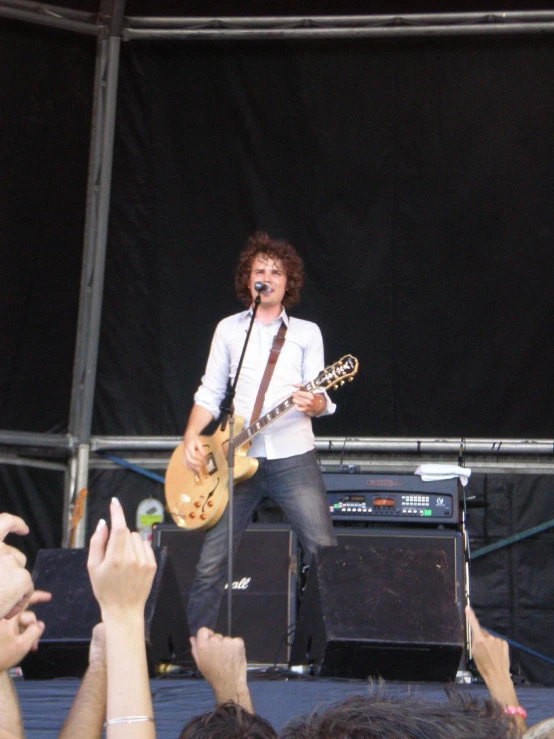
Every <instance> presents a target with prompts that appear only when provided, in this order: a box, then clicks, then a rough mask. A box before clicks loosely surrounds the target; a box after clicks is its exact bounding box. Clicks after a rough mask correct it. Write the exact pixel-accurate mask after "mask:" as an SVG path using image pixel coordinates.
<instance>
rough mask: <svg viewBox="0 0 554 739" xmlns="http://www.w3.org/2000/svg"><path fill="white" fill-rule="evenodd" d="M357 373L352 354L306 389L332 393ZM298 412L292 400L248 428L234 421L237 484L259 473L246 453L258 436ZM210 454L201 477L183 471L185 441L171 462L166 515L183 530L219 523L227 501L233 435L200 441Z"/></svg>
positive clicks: (255, 462) (217, 434) (222, 434)
mask: <svg viewBox="0 0 554 739" xmlns="http://www.w3.org/2000/svg"><path fill="white" fill-rule="evenodd" d="M357 371H358V360H357V359H356V358H355V357H353V356H351V355H350V354H347V355H345V356H344V357H342V358H341V359H339V361H338V362H335V363H334V364H332V365H330V366H329V367H326V368H325V369H324V370H322V371H321V372H320V373H319V375H318V376H317V377H316V379H315V380H313V381H312V382H309V383H308V384H307V385H303V386H302V388H301V389H302V390H308V391H312V390H318V389H322V390H329V389H331V388H333V387H336V386H337V385H344V383H345V382H346V381H347V380H348V381H349V382H351V381H352V380H353V378H354V375H355V374H356V373H357ZM293 407H294V401H293V399H292V396H291V397H289V398H287V399H286V400H284V401H283V402H282V403H280V404H279V405H278V406H277V407H276V408H274V409H273V410H271V411H269V413H266V414H265V416H262V417H261V418H259V419H258V420H257V421H256V422H255V423H253V424H252V425H251V426H248V427H247V428H243V427H244V418H241V417H240V416H235V436H234V438H233V448H234V450H235V452H234V455H235V456H234V463H235V467H234V474H233V480H234V482H241V481H242V480H248V478H249V477H252V475H253V474H254V473H255V472H256V470H257V469H258V460H257V459H255V458H254V457H247V456H246V453H247V451H248V448H249V446H250V443H251V441H252V439H253V438H254V436H256V434H258V433H259V432H260V431H261V430H262V429H264V428H266V426H269V424H270V423H273V421H276V420H277V419H278V418H280V417H281V416H282V415H284V414H285V413H287V411H289V410H291V408H293ZM200 441H201V443H202V448H203V449H204V452H205V453H206V458H205V461H204V465H203V467H202V469H201V470H200V472H193V471H192V470H189V469H188V468H187V467H185V463H184V458H183V452H184V444H183V442H181V443H180V444H179V446H178V447H177V448H176V449H175V451H174V452H173V454H172V455H171V459H170V460H169V465H168V467H167V471H166V475H165V499H166V503H167V510H168V511H169V513H170V514H171V516H172V518H173V520H174V521H175V523H176V524H177V525H178V526H181V527H182V528H184V529H209V528H210V527H211V526H213V525H214V524H216V523H217V521H219V519H220V518H221V516H222V515H223V512H224V510H225V508H226V507H227V503H228V500H229V466H228V464H227V460H228V448H229V433H228V431H227V430H225V431H222V430H221V428H218V429H217V430H216V431H215V432H214V433H213V434H212V435H211V436H200Z"/></svg>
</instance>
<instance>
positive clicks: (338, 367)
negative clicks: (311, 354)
mask: <svg viewBox="0 0 554 739" xmlns="http://www.w3.org/2000/svg"><path fill="white" fill-rule="evenodd" d="M358 366H359V362H358V360H357V359H356V357H353V356H352V355H351V354H345V355H344V357H341V358H340V359H339V360H338V362H335V363H334V364H331V365H329V367H325V369H324V370H322V371H321V372H320V373H319V375H318V376H317V378H316V380H314V383H313V384H314V386H315V387H320V388H323V389H324V390H329V389H330V388H332V387H335V386H336V385H344V383H345V382H346V381H347V380H348V382H352V380H353V379H354V375H355V374H356V373H357V372H358Z"/></svg>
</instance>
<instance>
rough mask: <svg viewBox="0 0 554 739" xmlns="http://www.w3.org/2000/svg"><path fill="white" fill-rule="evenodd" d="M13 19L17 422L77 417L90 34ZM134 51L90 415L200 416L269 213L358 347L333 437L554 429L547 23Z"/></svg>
mask: <svg viewBox="0 0 554 739" xmlns="http://www.w3.org/2000/svg"><path fill="white" fill-rule="evenodd" d="M0 33H1V34H2V38H1V40H2V42H3V43H2V44H0V48H1V52H0V53H1V54H2V60H3V62H5V63H4V64H3V65H2V75H3V82H4V83H5V84H3V85H2V95H3V105H2V109H3V111H4V114H3V117H2V133H3V134H4V135H3V136H2V137H0V151H1V156H2V162H3V167H4V171H5V174H6V175H7V176H5V177H4V178H3V181H2V193H3V197H2V198H0V223H2V225H3V229H2V230H3V248H2V249H1V250H0V252H1V254H2V265H1V266H2V278H3V283H4V288H3V290H2V307H3V311H2V313H3V317H4V326H3V332H2V333H3V336H4V342H3V349H4V351H5V360H4V361H2V363H1V367H2V369H1V374H0V401H1V403H0V427H3V428H12V429H19V430H31V431H35V430H36V431H45V430H58V431H63V430H65V429H67V417H68V407H69V396H70V382H71V364H72V359H73V350H74V337H75V331H76V314H77V301H78V289H79V275H78V272H79V259H80V252H81V241H82V228H83V222H84V207H85V187H86V166H87V141H88V129H89V121H90V93H91V86H92V73H93V62H94V46H93V44H92V42H91V40H90V39H87V38H81V37H75V36H72V35H70V34H64V33H62V32H53V31H45V30H42V29H40V30H36V29H31V30H29V28H28V27H25V26H24V25H23V24H18V23H16V22H13V23H9V22H3V23H2V24H1V25H0ZM122 48H123V55H122V64H121V76H120V86H119V106H118V114H117V131H116V142H115V159H114V183H113V197H112V209H111V218H110V229H109V243H108V254H107V266H106V288H105V303H104V311H103V323H102V335H101V346H100V359H99V371H98V385H97V396H96V402H95V412H94V419H93V425H94V428H93V430H94V433H97V434H120V433H122V434H144V435H156V434H178V433H180V432H181V430H182V428H183V424H184V422H185V418H186V415H187V412H188V409H189V407H190V404H191V399H192V394H193V391H194V389H195V387H196V385H197V383H198V381H199V378H200V375H201V373H202V369H203V365H204V362H205V357H206V352H207V349H208V344H209V339H210V336H211V333H212V330H213V328H214V325H215V323H216V321H217V320H218V319H219V318H220V317H221V316H222V315H225V314H226V313H228V312H232V311H234V310H238V309H239V308H240V306H239V305H238V304H237V302H236V300H235V298H234V295H233V290H232V280H231V271H232V269H233V266H234V262H235V258H236V253H237V250H238V249H239V248H240V247H241V246H242V245H243V243H244V241H245V239H246V237H247V235H248V234H249V233H250V232H252V231H253V230H254V229H255V228H260V227H261V228H265V229H267V230H268V231H270V232H271V233H273V234H275V235H278V236H286V237H288V238H289V239H290V240H291V241H292V242H293V243H294V244H295V245H296V246H297V248H298V249H299V251H300V252H301V253H302V255H303V256H304V258H305V261H306V266H307V284H306V287H305V290H304V293H303V300H302V303H301V304H300V306H299V308H298V309H297V314H298V315H300V316H302V317H306V318H310V319H313V320H316V321H317V322H318V323H319V324H320V325H321V327H322V330H323V333H324V336H325V339H326V347H327V359H328V361H334V360H335V359H336V358H338V357H339V356H340V355H342V354H344V353H346V352H349V353H352V354H355V355H356V356H358V357H359V359H360V374H359V376H358V378H357V379H356V381H355V382H354V383H353V384H352V385H351V386H349V387H348V388H346V389H345V390H341V391H340V396H338V401H339V412H338V413H337V415H336V416H335V417H334V418H330V419H322V420H321V421H319V422H318V424H317V433H318V434H320V435H327V434H339V435H343V434H344V435H348V436H356V435H361V436H399V435H413V436H445V435H453V436H456V437H458V436H460V437H461V436H463V437H489V436H492V437H504V438H507V437H516V438H540V437H547V438H548V437H549V436H550V435H551V418H552V412H553V410H554V408H553V406H554V400H553V394H552V392H551V382H552V371H551V370H552V366H553V362H552V360H553V355H554V348H553V342H552V335H553V331H552V328H553V318H552V317H553V315H554V312H553V302H554V295H553V289H552V284H553V277H554V274H553V273H554V268H553V265H554V252H553V250H552V248H551V244H552V239H553V235H554V233H553V232H554V226H553V221H554V219H553V215H552V212H553V209H552V202H553V195H554V174H553V172H554V169H553V167H552V161H553V153H554V151H553V148H554V145H553V141H554V136H553V134H554V130H553V129H554V116H553V115H552V112H553V108H554V106H553V97H554V90H553V87H552V84H551V71H552V69H553V68H554V58H553V57H554V47H553V45H552V41H551V38H549V37H544V38H541V37H538V36H536V37H535V36H533V37H528V36H522V37H511V38H510V37H508V38H494V37H486V38H482V39H476V38H452V39H443V40H439V39H435V40H431V39H427V40H412V41H408V40H401V41H399V40H396V41H393V40H390V41H383V40H381V41H374V40H369V39H365V40H359V41H356V42H354V41H349V42H346V41H341V42H333V43H330V42H295V43H291V42H281V43H275V44H269V43H263V44H262V43H257V42H254V43H245V44H232V45H231V44H230V45H222V44H217V43H216V44H211V45H203V44H199V43H198V44H196V43H192V44H179V43H173V42H170V43H163V44H162V43H147V42H141V43H128V44H124V45H123V47H122ZM15 79H17V80H18V81H17V83H16V82H15Z"/></svg>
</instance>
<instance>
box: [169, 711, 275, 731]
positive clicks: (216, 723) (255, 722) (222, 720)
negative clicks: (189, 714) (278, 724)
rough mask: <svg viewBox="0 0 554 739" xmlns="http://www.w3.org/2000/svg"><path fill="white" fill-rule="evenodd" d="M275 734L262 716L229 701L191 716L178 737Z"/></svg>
mask: <svg viewBox="0 0 554 739" xmlns="http://www.w3.org/2000/svg"><path fill="white" fill-rule="evenodd" d="M276 736H277V734H276V733H275V731H274V729H273V727H272V726H271V724H270V723H269V722H268V721H266V720H265V719H264V718H262V717H261V716H258V714H256V713H249V712H248V711H245V710H244V708H242V707H241V706H239V705H238V704H236V703H231V702H230V703H223V704H222V705H221V706H218V707H217V708H216V709H215V710H214V711H211V712H210V713H204V714H202V715H201V716H195V717H194V718H192V719H191V720H190V721H189V722H188V724H186V726H185V727H184V728H183V730H182V731H181V733H180V735H179V739H216V737H217V739H273V737H276Z"/></svg>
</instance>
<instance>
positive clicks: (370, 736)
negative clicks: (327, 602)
mask: <svg viewBox="0 0 554 739" xmlns="http://www.w3.org/2000/svg"><path fill="white" fill-rule="evenodd" d="M518 736H519V735H518V732H517V730H516V727H515V723H514V722H513V721H512V720H511V718H510V717H509V716H507V715H506V714H505V713H504V712H503V710H502V707H501V706H500V705H499V704H497V703H493V702H492V701H486V702H477V701H476V700H475V699H473V698H471V697H470V698H468V697H462V696H460V695H459V694H457V693H452V692H450V693H449V700H448V702H441V703H438V702H437V703H434V702H430V701H425V700H419V699H417V698H402V697H388V696H385V695H383V694H382V693H380V692H378V693H376V694H374V695H367V696H362V695H357V696H352V697H350V698H346V699H345V700H343V701H341V702H340V703H335V704H333V705H332V706H331V707H330V708H326V709H325V708H323V709H318V710H316V711H314V713H312V714H311V715H309V716H302V717H298V718H294V719H292V720H291V721H289V722H288V724H287V725H286V726H285V727H284V728H283V730H282V731H281V732H280V734H279V737H280V739H421V738H422V737H425V739H516V737H518Z"/></svg>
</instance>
